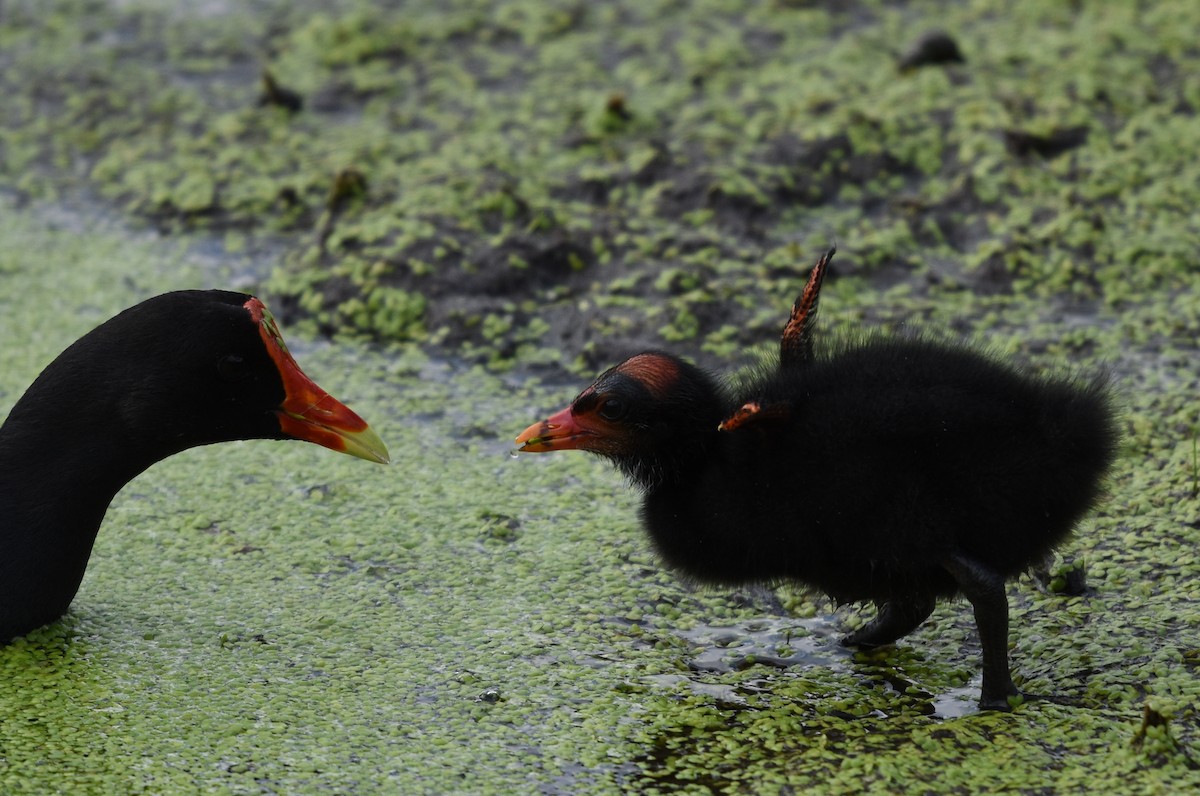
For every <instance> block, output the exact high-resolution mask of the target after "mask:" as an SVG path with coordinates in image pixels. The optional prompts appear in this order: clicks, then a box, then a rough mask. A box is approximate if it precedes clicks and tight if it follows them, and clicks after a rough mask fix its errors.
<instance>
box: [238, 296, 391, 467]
mask: <svg viewBox="0 0 1200 796" xmlns="http://www.w3.org/2000/svg"><path fill="white" fill-rule="evenodd" d="M246 309H247V310H249V312H250V316H251V317H252V318H253V319H254V321H255V322H256V323H257V324H258V325H259V334H261V335H262V338H263V344H264V345H265V346H266V347H267V352H268V353H269V354H270V355H271V359H272V360H273V361H274V362H275V367H276V368H277V369H278V370H279V377H280V378H281V379H282V380H283V390H284V399H283V403H282V404H280V405H279V408H278V409H276V410H275V413H276V414H277V415H278V416H279V430H280V431H282V432H283V433H284V434H287V435H288V436H289V437H295V438H296V439H302V440H305V441H307V442H315V443H316V444H318V445H322V446H324V447H326V448H329V449H330V450H335V451H338V452H339V453H348V454H350V455H351V456H357V457H358V458H360V459H366V460H367V461H369V462H380V463H381V464H387V463H388V462H390V461H391V460H390V459H389V457H388V452H387V447H386V446H385V445H384V444H383V440H381V439H380V438H379V435H378V434H376V433H375V432H374V431H373V430H372V429H371V427H370V426H368V425H367V422H366V421H365V420H363V419H362V418H361V417H359V416H358V415H357V414H355V413H354V412H353V411H352V410H351V409H350V408H349V407H347V406H346V405H344V404H343V403H342V402H341V401H339V400H337V399H336V398H334V397H333V396H332V395H330V394H329V393H327V392H325V391H324V390H323V389H321V388H320V387H319V386H317V383H316V382H314V381H313V380H312V379H310V378H309V377H308V376H307V375H305V373H304V371H302V370H301V369H300V366H299V365H297V364H296V360H295V359H293V358H292V355H291V353H290V352H289V351H288V349H287V345H286V344H285V343H284V342H283V337H282V335H280V334H279V328H278V327H277V326H276V325H275V319H274V318H272V317H271V313H270V312H269V311H268V310H267V308H266V307H265V306H264V305H263V303H262V302H261V301H259V300H258V299H256V298H254V299H250V300H249V301H247V302H246Z"/></svg>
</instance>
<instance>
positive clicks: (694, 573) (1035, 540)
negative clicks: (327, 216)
mask: <svg viewBox="0 0 1200 796" xmlns="http://www.w3.org/2000/svg"><path fill="white" fill-rule="evenodd" d="M830 255H832V252H830ZM828 260H829V255H827V256H826V258H824V259H823V260H822V262H821V263H820V264H819V265H818V268H817V269H815V270H814V274H813V276H812V277H810V282H809V285H808V287H807V288H806V291H805V293H804V294H802V295H801V298H800V299H799V300H798V301H797V304H796V307H795V309H794V310H793V315H792V318H791V320H790V321H789V323H788V326H787V327H786V328H785V332H784V336H783V341H782V343H781V349H780V361H779V363H778V364H777V365H776V366H773V367H769V368H764V369H760V370H759V371H758V372H756V373H755V374H753V375H752V376H751V377H749V378H747V379H744V380H742V381H741V382H740V383H737V384H733V385H727V384H725V383H722V382H720V381H718V380H716V379H714V378H713V377H711V376H710V375H708V374H707V373H705V372H704V371H702V370H700V369H699V368H696V367H694V366H692V365H690V364H688V363H686V362H684V361H683V360H681V359H679V358H677V357H675V356H672V355H670V354H667V353H663V352H655V351H651V352H647V353H643V354H638V355H636V356H634V357H631V358H630V359H627V360H626V361H624V362H622V363H621V364H619V365H617V366H616V367H614V368H612V369H610V370H608V371H606V372H605V373H603V374H602V375H601V376H600V377H599V378H597V379H596V381H595V382H594V383H593V384H592V385H591V386H589V387H588V388H587V389H585V390H584V391H583V392H582V393H580V394H579V396H578V397H577V398H576V399H575V400H574V402H572V404H571V406H570V407H568V408H567V409H565V410H563V411H562V412H560V413H558V414H557V415H555V416H553V417H551V418H549V419H547V420H545V421H543V422H541V423H538V424H534V425H533V426H531V427H530V428H529V429H527V430H526V431H525V432H524V433H523V434H522V435H521V436H520V437H518V439H517V441H518V443H520V444H521V445H522V448H521V449H522V450H524V451H529V452H543V451H551V450H560V449H569V448H577V449H582V450H587V451H591V452H594V453H598V454H600V455H602V456H605V457H607V458H609V459H611V460H612V461H613V462H614V463H615V464H616V465H617V466H618V467H619V468H620V469H621V470H622V471H624V472H625V473H626V474H627V475H628V476H629V477H630V479H631V480H632V481H633V482H634V483H635V484H637V485H638V486H640V487H641V488H642V490H643V492H644V500H643V504H642V509H641V517H642V521H643V524H644V525H645V528H646V530H647V532H648V534H649V536H650V539H651V540H652V542H653V544H654V546H655V548H656V550H657V551H658V553H659V554H660V555H661V557H662V558H663V560H664V561H665V562H666V563H667V564H669V565H670V566H672V567H674V568H676V569H678V570H679V571H680V572H682V573H683V574H685V575H686V576H688V577H690V578H693V579H695V580H698V581H701V582H706V583H719V584H729V585H734V584H743V583H748V582H755V581H782V580H794V581H799V582H802V583H804V584H808V585H809V586H812V587H815V588H817V589H820V590H821V591H824V592H825V593H827V594H829V595H830V596H831V597H833V598H834V599H835V600H837V601H839V602H857V601H870V602H874V603H875V604H876V605H877V606H878V607H879V613H878V616H877V617H876V618H875V619H874V620H873V621H872V622H871V623H869V624H868V625H866V626H865V627H863V628H861V629H859V630H858V631H856V632H854V633H852V634H850V635H849V636H847V637H846V639H845V643H847V644H850V645H862V646H874V645H881V644H887V643H890V642H893V641H895V640H896V639H897V638H899V637H901V636H903V635H905V634H907V633H909V632H910V631H912V630H913V629H915V628H916V627H917V626H918V625H919V624H920V623H921V622H922V621H924V620H925V619H926V618H927V617H928V616H929V614H930V613H931V612H932V610H933V608H934V603H935V601H936V600H938V599H939V598H946V597H950V596H953V595H956V594H962V595H964V596H966V597H967V598H968V599H969V600H970V602H971V603H972V605H973V606H974V609H975V614H976V621H977V624H978V626H979V631H980V637H981V641H982V645H983V658H984V682H983V689H982V695H981V705H982V706H984V707H988V708H1001V709H1003V708H1005V707H1007V706H1008V702H1009V698H1010V697H1017V696H1018V695H1019V692H1018V690H1017V689H1016V687H1015V685H1014V684H1013V682H1012V679H1011V676H1010V673H1009V667H1008V656H1007V638H1008V605H1007V600H1006V595H1005V589H1004V583H1005V581H1006V580H1007V579H1009V578H1012V577H1014V576H1016V575H1017V574H1019V573H1020V572H1022V571H1023V570H1025V569H1027V568H1028V567H1029V566H1030V565H1031V564H1034V563H1037V562H1039V561H1041V560H1042V559H1043V558H1044V557H1045V556H1046V555H1047V554H1048V553H1049V552H1050V551H1052V550H1053V549H1054V548H1055V547H1056V546H1058V545H1059V544H1061V543H1062V542H1063V541H1064V540H1065V539H1066V538H1067V537H1068V535H1069V534H1070V533H1071V530H1072V528H1073V527H1074V526H1075V524H1076V523H1077V522H1078V521H1079V520H1080V518H1081V517H1082V516H1083V515H1084V514H1085V513H1086V512H1087V511H1088V510H1089V509H1090V508H1092V507H1093V505H1094V504H1095V503H1096V501H1097V499H1098V497H1099V496H1100V494H1101V488H1102V484H1103V481H1104V477H1105V474H1106V473H1107V471H1108V469H1109V467H1110V465H1111V463H1112V461H1113V458H1114V456H1115V451H1116V446H1117V442H1118V431H1117V428H1116V423H1115V420H1114V414H1113V410H1112V407H1111V402H1110V398H1109V392H1108V387H1107V382H1106V379H1105V378H1104V377H1103V376H1097V377H1093V378H1076V379H1071V378H1045V377H1039V376H1034V375H1032V374H1029V373H1026V372H1024V371H1022V370H1020V369H1017V368H1014V367H1011V366H1009V365H1006V364H1002V363H1000V362H997V361H996V360H995V359H994V358H992V357H989V356H987V355H985V354H982V353H980V352H978V351H976V350H973V349H971V348H967V347H963V346H960V345H956V344H953V343H951V342H948V341H946V340H943V339H933V338H928V337H925V338H922V337H915V338H894V337H885V336H881V335H871V334H868V335H864V336H861V337H860V338H858V339H853V340H849V341H842V342H840V343H830V344H827V345H820V344H818V345H816V346H815V347H814V346H813V345H812V341H811V337H812V327H813V319H814V317H815V311H816V298H817V291H818V290H819V287H820V279H821V278H822V277H823V275H824V269H825V266H826V264H827V263H828Z"/></svg>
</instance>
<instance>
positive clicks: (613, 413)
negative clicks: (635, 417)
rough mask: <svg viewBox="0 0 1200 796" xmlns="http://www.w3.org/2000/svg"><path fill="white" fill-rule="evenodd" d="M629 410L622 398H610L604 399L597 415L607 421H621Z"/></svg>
mask: <svg viewBox="0 0 1200 796" xmlns="http://www.w3.org/2000/svg"><path fill="white" fill-rule="evenodd" d="M628 409H629V407H628V406H627V405H626V404H625V402H624V401H622V400H621V399H620V398H616V397H609V398H606V399H604V401H603V402H602V403H601V404H600V407H599V408H598V409H597V410H596V413H597V414H599V415H600V417H602V418H604V419H605V420H620V419H621V418H622V417H624V416H625V413H626V412H627V411H628Z"/></svg>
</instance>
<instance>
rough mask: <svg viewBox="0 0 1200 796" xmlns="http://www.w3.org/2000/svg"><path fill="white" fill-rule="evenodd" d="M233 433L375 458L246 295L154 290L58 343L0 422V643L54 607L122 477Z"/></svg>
mask: <svg viewBox="0 0 1200 796" xmlns="http://www.w3.org/2000/svg"><path fill="white" fill-rule="evenodd" d="M237 439H302V440H307V441H309V442H315V443H317V444H319V445H324V446H325V447H328V448H332V449H333V450H337V451H341V452H344V453H349V454H352V455H354V456H359V457H361V458H364V459H367V460H370V461H377V462H384V463H386V462H387V461H388V455H387V450H386V448H385V447H384V445H383V442H382V441H381V440H380V439H379V437H378V436H377V435H376V434H375V432H374V431H372V430H371V429H370V428H369V427H368V426H367V424H366V423H365V422H364V421H363V420H362V419H361V418H360V417H359V416H358V415H356V414H355V413H354V412H352V411H351V410H350V409H348V408H346V407H345V406H343V405H342V404H341V403H339V402H338V401H337V400H336V399H334V398H333V397H332V396H330V395H329V394H328V393H326V392H325V391H324V390H322V389H321V388H320V387H318V386H317V385H316V384H315V383H314V382H313V381H312V380H311V379H309V378H308V377H307V376H306V375H304V373H303V371H301V370H300V368H299V366H298V365H297V364H296V362H295V360H293V359H292V356H291V354H289V353H288V350H287V347H286V346H285V345H284V343H283V338H282V337H281V336H280V334H279V330H278V328H277V327H276V325H275V321H274V320H273V319H272V317H271V315H270V313H269V312H267V310H266V308H265V307H264V306H263V303H262V302H261V301H259V300H258V299H256V298H254V297H253V296H247V295H243V294H240V293H230V292H225V291H217V290H213V291H199V290H188V291H180V292H176V293H167V294H164V295H161V296H157V297H155V298H152V299H149V300H148V301H145V302H143V303H141V304H138V305H137V306H134V307H131V308H130V309H127V310H125V311H124V312H122V313H120V314H119V315H117V316H116V317H114V318H112V319H110V320H109V321H107V322H105V323H104V324H102V325H100V326H99V327H97V328H96V329H94V330H92V331H91V332H89V333H88V334H86V335H84V336H83V337H82V338H80V339H79V340H77V341H76V342H74V343H73V344H71V346H69V347H68V348H67V349H66V350H65V351H63V353H62V354H60V355H59V356H58V358H57V359H55V360H54V361H53V362H51V363H50V364H49V365H48V366H47V367H46V369H45V370H44V371H42V374H41V375H40V376H38V378H37V379H36V380H35V381H34V382H33V384H32V385H31V386H30V387H29V389H28V391H26V393H25V394H24V395H23V396H22V397H21V398H20V400H18V401H17V404H16V405H15V406H14V407H13V409H12V411H11V412H10V413H9V415H8V418H7V419H6V420H5V421H4V424H3V426H0V643H4V642H7V641H9V640H10V639H12V638H13V637H14V636H18V635H22V634H24V633H26V632H28V631H29V630H32V629H34V628H36V627H39V626H41V625H44V624H46V623H48V622H52V621H54V620H55V619H57V618H58V617H59V616H61V615H62V614H63V613H64V612H65V611H66V610H67V606H68V605H70V603H71V600H72V599H73V598H74V596H75V592H76V591H77V590H78V588H79V584H80V581H81V580H82V578H83V573H84V569H85V568H86V566H87V560H88V556H89V555H90V553H91V549H92V543H93V542H94V541H95V538H96V532H97V530H98V529H99V526H100V521H101V520H102V519H103V517H104V513H105V511H106V510H107V509H108V505H109V503H110V502H111V501H112V499H113V496H114V495H116V493H117V491H118V490H120V489H121V487H122V486H124V485H125V484H126V483H127V482H128V481H129V480H130V479H132V478H133V477H134V476H136V475H137V474H138V473H140V472H142V471H143V470H145V469H146V468H147V467H149V466H150V465H152V464H154V463H155V462H157V461H159V460H161V459H164V458H166V457H168V456H170V455H172V454H174V453H178V452H180V451H182V450H185V449H187V448H191V447H195V446H197V445H208V444H211V443H214V442H226V441H229V440H237Z"/></svg>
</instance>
